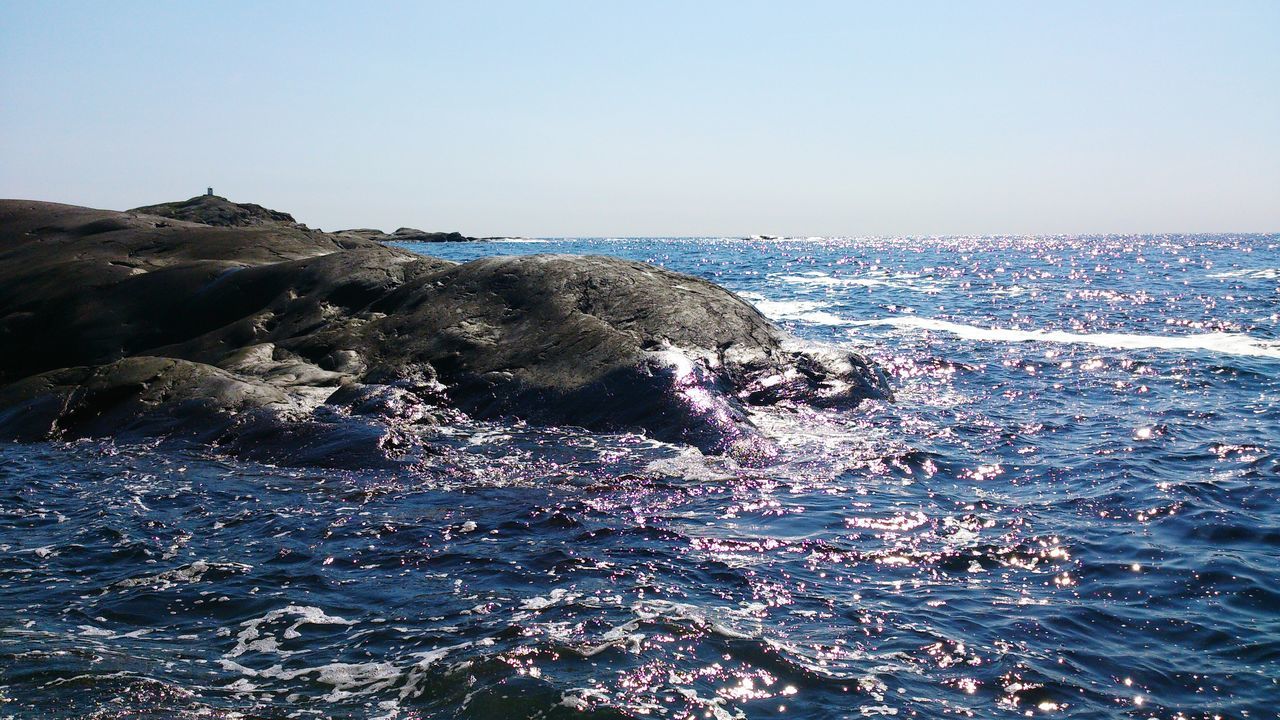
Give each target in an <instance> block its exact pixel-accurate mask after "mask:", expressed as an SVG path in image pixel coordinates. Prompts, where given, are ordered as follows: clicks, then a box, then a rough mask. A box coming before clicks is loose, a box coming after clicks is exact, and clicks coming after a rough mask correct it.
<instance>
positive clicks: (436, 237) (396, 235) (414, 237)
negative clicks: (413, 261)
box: [334, 227, 480, 243]
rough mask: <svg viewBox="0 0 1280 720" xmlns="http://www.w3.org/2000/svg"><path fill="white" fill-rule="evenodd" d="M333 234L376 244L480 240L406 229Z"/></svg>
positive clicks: (454, 234) (364, 230)
mask: <svg viewBox="0 0 1280 720" xmlns="http://www.w3.org/2000/svg"><path fill="white" fill-rule="evenodd" d="M334 234H335V235H340V236H343V237H352V238H359V239H362V240H373V241H376V242H423V243H437V242H474V241H476V240H477V239H480V238H473V237H468V236H466V235H463V234H462V233H460V232H427V231H426V230H418V229H417V228H406V227H402V228H399V229H397V230H396V231H395V232H393V233H384V232H382V231H381V230H374V229H372V228H354V229H352V230H339V231H338V232H336V233H334Z"/></svg>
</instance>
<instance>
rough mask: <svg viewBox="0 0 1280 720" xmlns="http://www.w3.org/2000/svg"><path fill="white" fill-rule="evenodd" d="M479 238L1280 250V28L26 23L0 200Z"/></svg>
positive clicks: (685, 8) (1143, 18)
mask: <svg viewBox="0 0 1280 720" xmlns="http://www.w3.org/2000/svg"><path fill="white" fill-rule="evenodd" d="M207 185H212V186H214V189H215V191H216V192H218V194H220V195H225V196H227V197H229V198H230V199H232V200H235V201H240V202H257V203H261V204H263V205H266V206H268V207H273V208H276V209H280V210H285V211H288V212H292V213H293V214H294V216H295V217H297V218H298V219H299V220H300V221H302V222H306V223H308V224H310V225H312V226H313V227H315V226H319V227H323V228H324V229H330V230H331V229H340V228H347V227H378V228H382V229H387V230H390V229H394V228H396V227H399V226H401V225H407V226H414V227H420V228H423V229H430V230H460V231H462V232H465V233H468V234H475V235H499V234H513V235H539V236H547V235H700V234H715V235H721V234H724V235H728V234H755V233H762V234H798V235H920V234H966V233H1083V232H1170V231H1184V232H1199V231H1268V232H1270V231H1280V2H1276V1H1274V0H1265V1H1262V2H1218V1H1210V0H1205V1H1203V2H1196V3H1182V2H1134V1H1126V0H1108V1H1107V2H1061V3H1049V2H1026V1H1022V0H1019V1H1014V2H949V1H948V2H900V3H899V2H874V3H872V2H866V3H862V2H851V1H849V2H839V1H836V2H782V1H778V2H744V1H742V0H734V1H731V2H693V1H691V0H682V1H679V2H655V1H653V0H645V1H644V2H629V3H623V2H597V1H595V0H584V1H582V2H554V1H546V2H448V3H445V2H440V3H427V2H405V3H393V2H375V3H360V4H357V3H354V2H349V3H324V2H312V1H306V2H240V1H237V0H221V1H219V2H203V3H196V2H118V1H113V2H97V1H94V2H73V3H68V2H28V1H27V0H0V197H20V198H32V199H41V200H55V201H59V202H68V203H74V204H80V205H90V206H94V207H104V208H113V209H125V208H129V207H133V206H137V205H143V204H150V203H156V202H163V201H169V200H176V199H184V198H187V197H190V196H192V195H196V194H199V193H201V192H203V191H204V188H205V187H206V186H207Z"/></svg>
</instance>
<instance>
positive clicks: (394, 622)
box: [0, 235, 1280, 720]
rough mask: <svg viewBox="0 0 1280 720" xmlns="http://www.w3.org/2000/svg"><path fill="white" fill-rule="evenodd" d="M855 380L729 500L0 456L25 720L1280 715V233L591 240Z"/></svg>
mask: <svg viewBox="0 0 1280 720" xmlns="http://www.w3.org/2000/svg"><path fill="white" fill-rule="evenodd" d="M411 249H414V250H418V251H422V252H427V253H434V254H439V255H441V256H444V257H448V258H450V259H455V260H467V259H471V258H475V257H480V256H485V255H490V254H502V253H532V252H573V253H581V252H588V253H598V254H607V255H619V256H624V257H628V258H633V259H639V260H646V261H650V262H655V263H658V264H661V265H664V266H667V267H670V268H672V269H675V270H679V271H683V272H688V273H692V274H695V275H700V276H702V277H706V278H708V279H710V280H713V281H715V282H718V283H720V284H722V285H724V286H726V287H728V288H730V289H732V290H734V291H735V292H737V293H739V294H740V295H741V296H742V297H744V298H746V299H748V300H750V301H751V302H753V303H755V304H756V305H757V307H759V308H760V309H761V310H762V311H763V312H764V313H765V314H767V315H769V316H770V317H772V318H774V319H775V320H777V321H778V322H779V323H781V324H782V325H784V326H785V327H786V328H788V329H789V330H790V331H791V332H793V333H794V334H796V335H797V336H799V337H801V338H803V339H806V340H808V341H811V342H815V343H833V344H837V345H840V346H844V347H849V348H854V349H857V350H859V351H861V352H864V353H866V354H867V355H869V356H871V357H872V358H874V359H875V360H877V361H878V362H879V363H880V364H881V365H882V366H883V367H884V368H885V369H886V370H887V371H888V373H889V375H890V377H891V379H892V382H893V385H894V387H895V389H896V392H897V395H898V398H897V402H896V403H895V404H886V403H878V402H868V403H865V404H864V405H862V406H861V407H859V408H858V409H857V410H856V411H853V412H833V411H823V410H813V409H806V408H801V407H780V408H770V409H767V410H761V411H760V412H758V413H757V414H756V415H755V418H754V419H755V421H756V422H757V423H758V424H759V425H760V426H761V427H762V428H764V429H765V430H766V431H767V432H768V433H769V434H770V435H771V436H772V437H774V438H775V439H777V441H778V442H779V443H780V444H781V445H782V447H783V453H782V455H781V456H780V458H779V462H778V463H777V464H776V465H773V466H770V467H765V468H750V469H745V468H739V467H736V466H734V465H733V464H732V462H730V461H728V460H726V459H723V458H716V457H704V456H702V455H701V454H700V453H698V452H697V451H694V450H691V449H688V448H682V447H676V446H671V445H664V444H661V443H657V442H653V441H650V440H648V439H646V438H643V437H640V436H635V435H607V434H596V433H589V432H585V431H583V430H580V429H576V428H537V427H527V426H524V425H522V424H520V423H517V422H509V423H500V422H492V423H461V424H459V425H456V426H453V427H450V428H444V429H427V430H424V431H423V432H424V433H426V434H427V435H428V436H429V437H430V439H431V442H432V445H433V447H434V448H435V450H434V451H433V452H432V453H431V454H429V455H424V456H423V457H422V458H420V459H419V461H418V462H417V463H416V464H415V465H414V466H413V467H412V468H411V469H403V470H396V471H389V470H367V471H360V470H341V471H338V470H322V469H314V468H305V467H304V468H298V467H292V468H290V467H274V466H270V465H263V464H255V463H251V462H246V461H242V460H237V459H236V458H232V457H226V456H222V455H219V454H218V453H217V452H216V450H210V449H207V448H200V447H191V446H186V445H183V444H181V443H179V442H176V441H165V440H153V441H148V442H145V443H117V442H111V441H105V440H82V441H76V442H70V443H48V444H36V445H16V444H2V445H0V717H21V718H28V717H30V718H36V717H39V718H44V717H94V718H143V717H145V718H153V717H166V718H167V717H192V718H206V717H209V718H219V717H228V718H240V717H243V718H291V717H300V718H310V717H352V718H364V717H383V718H681V719H689V720H692V719H694V718H713V719H715V720H723V719H725V718H783V717H797V718H862V717H877V716H894V717H921V718H935V717H978V718H999V717H1009V718H1012V717H1047V718H1103V717H1115V718H1162V719H1163V718H1171V719H1172V718H1214V717H1225V718H1274V717H1280V710H1278V708H1280V702H1278V701H1280V236H1275V235H1271V236H1257V235H1254V236H1216V235H1215V236H1159V237H1085V238H1076V237H1050V238H917V239H909V240H908V239H887V240H886V239H822V238H809V239H778V240H774V239H769V240H765V239H753V240H740V239H717V238H704V239H585V240H581V239H569V240H547V241H525V242H516V241H506V242H485V243H474V244H458V245H430V246H413V247H412V248H411Z"/></svg>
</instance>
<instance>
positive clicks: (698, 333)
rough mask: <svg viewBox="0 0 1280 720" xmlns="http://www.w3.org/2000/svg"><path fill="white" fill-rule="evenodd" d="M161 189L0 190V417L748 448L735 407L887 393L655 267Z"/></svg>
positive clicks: (302, 436) (277, 436)
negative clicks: (130, 207)
mask: <svg viewBox="0 0 1280 720" xmlns="http://www.w3.org/2000/svg"><path fill="white" fill-rule="evenodd" d="M215 199H218V200H220V199H219V198H215ZM224 202H225V201H224ZM161 207H168V206H149V207H148V208H141V209H139V211H130V212H126V213H120V212H112V211H103V210H91V209H88V208H79V207H74V206H68V205H58V204H54V203H39V202H31V201H0V347H3V348H5V351H4V353H3V357H0V434H3V435H6V436H10V437H20V438H27V439H33V438H37V437H57V436H61V437H74V436H79V435H110V434H121V433H131V432H137V433H142V434H150V435H155V434H164V433H171V432H175V433H187V434H194V435H197V436H199V437H200V438H202V439H204V440H206V441H209V442H213V443H218V444H224V445H227V446H229V447H234V448H239V449H241V450H244V451H245V452H247V453H249V454H254V453H258V454H262V453H264V452H266V454H267V455H268V456H270V457H272V458H273V459H279V458H284V459H286V460H287V459H291V458H292V459H297V457H304V458H306V459H307V461H308V462H312V461H315V462H326V461H325V460H324V458H325V457H328V456H326V454H325V453H326V452H327V450H326V442H327V441H326V440H325V439H324V438H325V437H327V433H337V430H336V429H335V428H338V427H340V426H342V425H343V423H347V424H349V423H350V421H352V419H360V422H361V423H363V424H362V425H361V427H363V428H366V429H367V431H368V433H370V434H369V437H368V438H367V439H368V440H369V443H368V445H369V447H371V448H377V449H381V450H385V448H386V447H388V446H394V445H400V444H403V443H402V442H401V441H400V440H396V439H395V438H393V437H392V436H393V435H395V434H396V433H399V432H400V431H402V430H403V429H404V428H405V427H407V426H412V425H424V424H425V425H431V424H436V423H440V422H442V421H444V420H442V418H444V419H445V420H447V418H448V417H450V416H451V414H453V413H458V412H463V413H466V414H468V415H471V416H472V417H476V418H502V417H508V418H520V419H523V420H527V421H530V422H535V423H546V424H572V425H579V426H584V427H588V428H594V429H601V430H626V431H641V432H644V433H647V434H648V435H650V436H652V437H655V438H658V439H661V440H667V441H673V442H685V443H689V444H693V445H696V446H698V447H700V448H702V449H703V450H705V451H709V452H718V453H730V454H732V455H734V456H736V457H739V458H742V459H744V460H749V461H765V460H767V458H768V457H769V455H770V452H771V450H770V445H769V442H768V440H767V439H766V438H764V437H762V436H761V435H760V433H759V432H758V431H757V430H756V428H755V427H754V426H753V424H752V423H751V421H750V420H749V418H748V408H749V406H751V405H768V404H775V403H779V402H793V403H810V404H816V405H822V406H829V407H852V406H854V405H856V404H857V403H858V402H859V401H861V400H862V399H865V398H889V397H890V392H889V390H888V387H887V385H886V384H885V382H884V380H883V377H882V376H881V375H880V373H879V372H878V370H877V369H876V368H874V367H873V366H872V365H871V364H869V363H868V362H867V361H866V360H865V359H864V358H862V357H861V356H859V355H856V354H853V353H848V352H844V351H837V350H832V349H825V350H822V349H815V348H808V347H801V346H799V345H798V344H796V343H795V342H794V341H792V340H791V339H789V338H788V337H787V336H786V335H785V334H783V333H782V332H781V331H780V330H778V329H777V328H776V327H775V326H774V325H773V324H772V323H770V322H769V321H768V320H767V319H766V318H765V317H764V316H762V315H761V314H760V313H759V312H758V311H756V310H755V308H753V307H752V306H751V305H749V304H747V303H745V302H743V301H742V300H741V299H739V298H738V297H737V296H735V295H733V294H732V293H730V292H728V291H726V290H724V289H723V288H720V287H718V286H716V285H714V284H712V283H710V282H707V281H704V280H701V279H698V278H695V277H691V276H687V275H682V274H678V273H674V272H670V271H667V270H664V269H661V268H658V267H655V266H652V265H646V264H643V263H636V262H631V261H626V260H621V259H617V258H609V257H595V256H563V255H533V256H521V257H515V256H508V257H491V258H485V259H481V260H476V261H473V262H470V263H466V264H462V265H459V264H456V263H451V262H448V261H444V260H439V259H434V258H430V257H424V256H421V255H417V254H413V253H409V252H406V251H403V250H399V249H397V248H394V247H387V246H385V245H383V244H381V243H380V242H379V241H377V240H373V239H369V238H366V237H361V236H360V235H359V234H353V233H352V232H347V233H341V234H329V233H322V232H319V231H313V230H308V229H306V227H305V226H301V225H298V224H296V223H293V222H292V218H288V220H287V221H273V222H271V223H268V222H263V223H256V222H249V223H241V224H226V225H222V226H218V227H214V226H213V225H211V224H207V223H205V222H200V223H197V222H190V221H187V220H184V219H179V218H177V217H168V218H166V217H161V216H158V215H155V214H150V213H144V212H140V211H141V210H154V209H155V208H161ZM241 207H247V208H248V209H247V210H245V211H244V212H246V213H249V214H251V215H252V214H253V213H256V212H257V211H256V210H254V209H253V208H255V207H257V206H241ZM237 212H239V211H235V210H233V211H231V214H232V215H235V214H236V213H237ZM272 212H274V211H272ZM221 217H222V214H221V213H220V214H218V216H217V217H216V218H214V219H219V218H221ZM286 217H287V216H286ZM205 219H206V220H208V218H205ZM246 418H252V419H253V420H252V421H247V420H246ZM369 418H372V419H374V420H375V421H376V422H374V424H369V421H368V419H369ZM355 434H356V435H359V433H355ZM330 440H332V442H333V443H337V445H336V446H335V447H340V446H341V444H342V443H341V442H339V439H338V437H337V436H336V435H335V436H334V437H332V438H330ZM392 440H394V442H392ZM271 448H275V449H276V450H270V449H271ZM332 449H333V448H329V450H332ZM371 452H372V451H371ZM375 454H376V453H375ZM393 454H394V453H388V452H383V453H382V455H383V456H386V457H389V456H391V455H393ZM341 455H342V452H336V455H335V456H341Z"/></svg>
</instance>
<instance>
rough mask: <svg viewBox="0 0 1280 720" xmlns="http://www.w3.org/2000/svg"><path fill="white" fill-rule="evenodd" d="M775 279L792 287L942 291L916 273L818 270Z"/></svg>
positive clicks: (934, 281) (934, 282)
mask: <svg viewBox="0 0 1280 720" xmlns="http://www.w3.org/2000/svg"><path fill="white" fill-rule="evenodd" d="M775 277H777V279H779V280H781V281H783V282H786V283H791V284H792V285H805V286H809V287H825V288H848V287H866V288H895V289H900V290H910V291H912V292H922V293H936V292H940V291H941V290H942V285H941V283H939V282H938V281H937V280H934V279H932V278H929V277H925V276H922V275H918V274H916V273H904V272H897V273H890V272H884V271H872V272H868V273H865V274H862V275H840V276H836V275H831V274H829V273H825V272H821V271H818V270H810V271H807V272H801V273H796V274H794V275H777V276H775Z"/></svg>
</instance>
